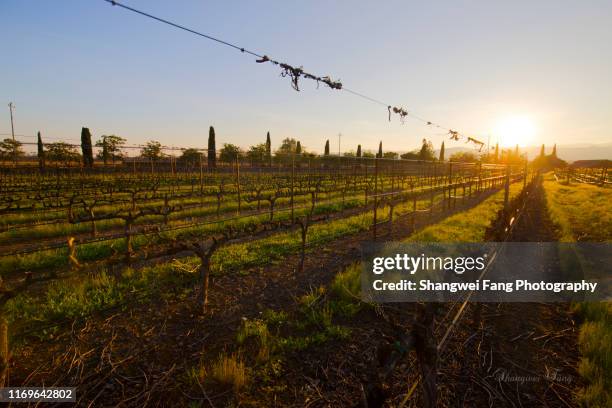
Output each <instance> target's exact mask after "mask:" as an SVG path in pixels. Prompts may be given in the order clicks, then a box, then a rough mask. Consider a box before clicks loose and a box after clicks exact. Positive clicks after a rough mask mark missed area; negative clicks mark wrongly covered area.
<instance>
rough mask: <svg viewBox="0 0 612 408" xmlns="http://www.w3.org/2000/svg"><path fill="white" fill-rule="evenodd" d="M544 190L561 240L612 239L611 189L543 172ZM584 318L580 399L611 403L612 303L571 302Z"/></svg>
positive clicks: (587, 402)
mask: <svg viewBox="0 0 612 408" xmlns="http://www.w3.org/2000/svg"><path fill="white" fill-rule="evenodd" d="M544 191H545V193H546V200H547V206H548V210H549V213H550V216H551V218H552V220H553V222H554V223H555V225H556V227H557V229H558V233H559V235H560V241H563V242H575V241H595V242H609V241H610V239H611V238H612V218H611V217H612V216H611V215H610V214H612V190H610V189H605V188H602V187H598V186H593V185H590V184H582V183H571V184H569V185H567V184H564V183H561V182H557V181H556V180H555V179H554V177H553V176H552V173H549V174H546V175H544ZM572 309H573V311H574V312H575V313H576V314H577V315H578V316H580V317H581V318H582V320H583V323H582V325H581V326H580V334H579V336H578V347H579V349H580V354H581V359H580V364H579V366H578V372H579V373H580V375H581V376H582V377H583V378H584V379H585V381H586V386H585V387H584V388H582V389H581V390H580V391H579V393H578V402H579V403H580V404H581V405H583V406H587V407H602V408H604V407H610V406H612V391H611V390H612V378H611V376H610V373H612V303H610V302H588V303H578V304H574V305H572Z"/></svg>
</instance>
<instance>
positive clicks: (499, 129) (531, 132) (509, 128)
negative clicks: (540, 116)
mask: <svg viewBox="0 0 612 408" xmlns="http://www.w3.org/2000/svg"><path fill="white" fill-rule="evenodd" d="M535 133H536V128H535V125H534V124H533V122H532V120H531V119H530V118H528V117H526V116H512V117H508V118H505V119H503V120H500V121H499V122H498V123H497V125H496V126H495V128H494V129H493V138H494V139H493V140H498V141H499V144H500V145H501V146H505V147H510V146H515V145H517V144H518V145H519V146H526V145H529V144H532V143H533V137H534V136H535Z"/></svg>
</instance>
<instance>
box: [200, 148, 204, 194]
mask: <svg viewBox="0 0 612 408" xmlns="http://www.w3.org/2000/svg"><path fill="white" fill-rule="evenodd" d="M202 156H203V154H202V153H200V197H202V195H203V194H204V183H203V181H204V179H203V174H202Z"/></svg>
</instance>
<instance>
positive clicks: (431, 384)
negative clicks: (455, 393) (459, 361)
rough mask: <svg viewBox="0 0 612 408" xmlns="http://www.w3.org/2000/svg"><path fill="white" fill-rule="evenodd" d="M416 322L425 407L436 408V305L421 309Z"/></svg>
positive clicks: (424, 306) (417, 351) (427, 305)
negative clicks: (434, 331) (434, 330)
mask: <svg viewBox="0 0 612 408" xmlns="http://www.w3.org/2000/svg"><path fill="white" fill-rule="evenodd" d="M419 309H420V312H419V314H418V318H417V320H416V322H415V328H414V336H415V348H416V354H417V358H418V361H419V367H420V371H421V377H422V379H423V380H422V382H421V387H422V391H423V405H422V406H424V407H426V408H434V407H435V406H436V402H437V391H436V390H437V386H436V377H437V369H438V350H437V345H436V344H435V340H434V339H435V336H434V333H433V328H434V327H433V326H434V315H435V310H436V305H435V304H434V303H425V304H424V305H422V306H421V307H420V308H419Z"/></svg>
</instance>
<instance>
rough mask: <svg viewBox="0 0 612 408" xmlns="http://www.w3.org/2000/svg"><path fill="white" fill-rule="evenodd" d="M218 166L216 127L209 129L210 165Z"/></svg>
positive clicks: (211, 166)
mask: <svg viewBox="0 0 612 408" xmlns="http://www.w3.org/2000/svg"><path fill="white" fill-rule="evenodd" d="M216 166H217V147H216V143H215V128H214V127H212V126H211V127H210V129H208V167H209V168H211V169H214V168H215V167H216Z"/></svg>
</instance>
